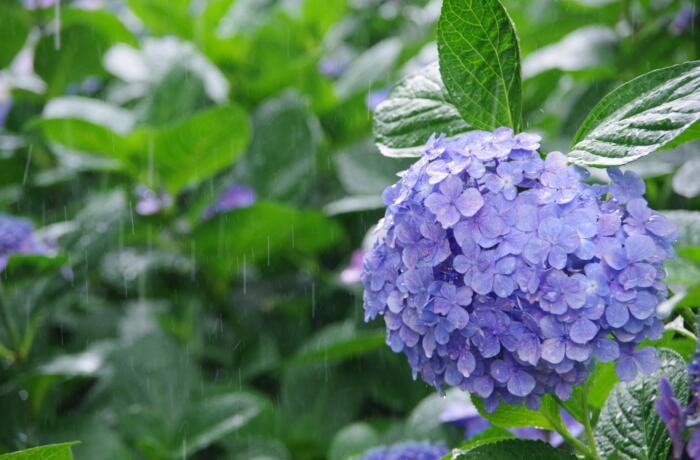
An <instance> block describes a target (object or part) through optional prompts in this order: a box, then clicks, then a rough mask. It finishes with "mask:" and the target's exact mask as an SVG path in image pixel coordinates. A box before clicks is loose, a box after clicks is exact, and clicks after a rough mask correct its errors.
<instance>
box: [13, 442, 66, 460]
mask: <svg viewBox="0 0 700 460" xmlns="http://www.w3.org/2000/svg"><path fill="white" fill-rule="evenodd" d="M76 444H78V442H77V441H76V442H64V443H62V444H50V445H48V446H41V447H34V448H33V449H27V450H22V451H19V452H13V453H11V454H4V455H0V459H2V460H73V453H72V452H71V449H70V448H71V446H74V445H76Z"/></svg>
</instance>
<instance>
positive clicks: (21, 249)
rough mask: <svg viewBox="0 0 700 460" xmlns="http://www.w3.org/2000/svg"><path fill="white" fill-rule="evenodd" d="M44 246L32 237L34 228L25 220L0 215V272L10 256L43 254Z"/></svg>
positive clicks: (45, 249)
mask: <svg viewBox="0 0 700 460" xmlns="http://www.w3.org/2000/svg"><path fill="white" fill-rule="evenodd" d="M46 252H48V248H47V247H46V245H44V244H42V243H41V242H40V241H38V240H37V239H36V238H35V236H34V226H33V225H32V223H31V222H30V221H28V220H26V219H22V218H20V217H13V216H8V215H4V214H0V270H2V269H4V268H5V266H6V265H7V261H8V259H9V257H10V255H12V254H44V253H46Z"/></svg>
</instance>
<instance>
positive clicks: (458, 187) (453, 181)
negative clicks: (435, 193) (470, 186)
mask: <svg viewBox="0 0 700 460" xmlns="http://www.w3.org/2000/svg"><path fill="white" fill-rule="evenodd" d="M463 188H464V183H463V182H462V180H461V179H460V178H459V177H457V176H449V177H448V178H447V179H445V180H444V181H442V183H440V192H441V193H442V194H443V195H445V197H447V198H448V199H450V200H456V199H457V197H458V196H459V195H460V194H461V193H462V190H463Z"/></svg>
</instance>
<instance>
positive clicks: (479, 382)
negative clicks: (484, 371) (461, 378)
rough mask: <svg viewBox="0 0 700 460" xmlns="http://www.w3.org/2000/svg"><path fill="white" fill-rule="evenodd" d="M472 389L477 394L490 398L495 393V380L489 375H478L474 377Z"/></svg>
mask: <svg viewBox="0 0 700 460" xmlns="http://www.w3.org/2000/svg"><path fill="white" fill-rule="evenodd" d="M472 389H473V391H474V393H476V394H477V396H479V397H481V398H488V397H489V396H491V393H493V380H492V379H491V378H490V377H488V376H486V375H485V376H482V377H477V378H475V379H474V383H473V385H472Z"/></svg>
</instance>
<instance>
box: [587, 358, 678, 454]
mask: <svg viewBox="0 0 700 460" xmlns="http://www.w3.org/2000/svg"><path fill="white" fill-rule="evenodd" d="M658 353H659V358H660V359H661V368H660V369H659V370H658V371H657V372H655V373H653V374H651V375H638V376H637V378H636V379H635V380H633V381H631V382H619V383H617V384H616V385H615V387H614V388H613V390H612V391H611V392H610V395H609V396H608V399H607V401H605V405H604V406H603V409H602V411H601V413H600V418H599V420H598V423H597V425H596V427H595V440H596V445H597V446H598V450H599V451H600V452H601V453H602V454H604V455H605V456H607V455H612V454H613V453H615V454H616V455H617V457H618V458H620V459H630V460H632V459H633V460H646V459H649V460H652V459H655V460H665V459H666V458H667V457H668V450H669V448H670V446H671V439H670V438H669V436H668V432H667V430H666V425H665V424H664V423H663V421H662V420H661V419H660V418H659V416H658V415H657V414H656V411H655V410H654V399H655V398H656V395H657V394H658V388H659V378H661V377H662V376H664V377H666V378H668V379H669V380H670V381H671V384H672V386H673V390H674V393H675V395H676V397H677V398H678V400H679V401H687V399H688V374H687V371H686V364H685V362H684V361H683V358H682V357H681V356H680V355H679V354H678V353H676V352H675V351H671V350H668V349H659V350H658Z"/></svg>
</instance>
